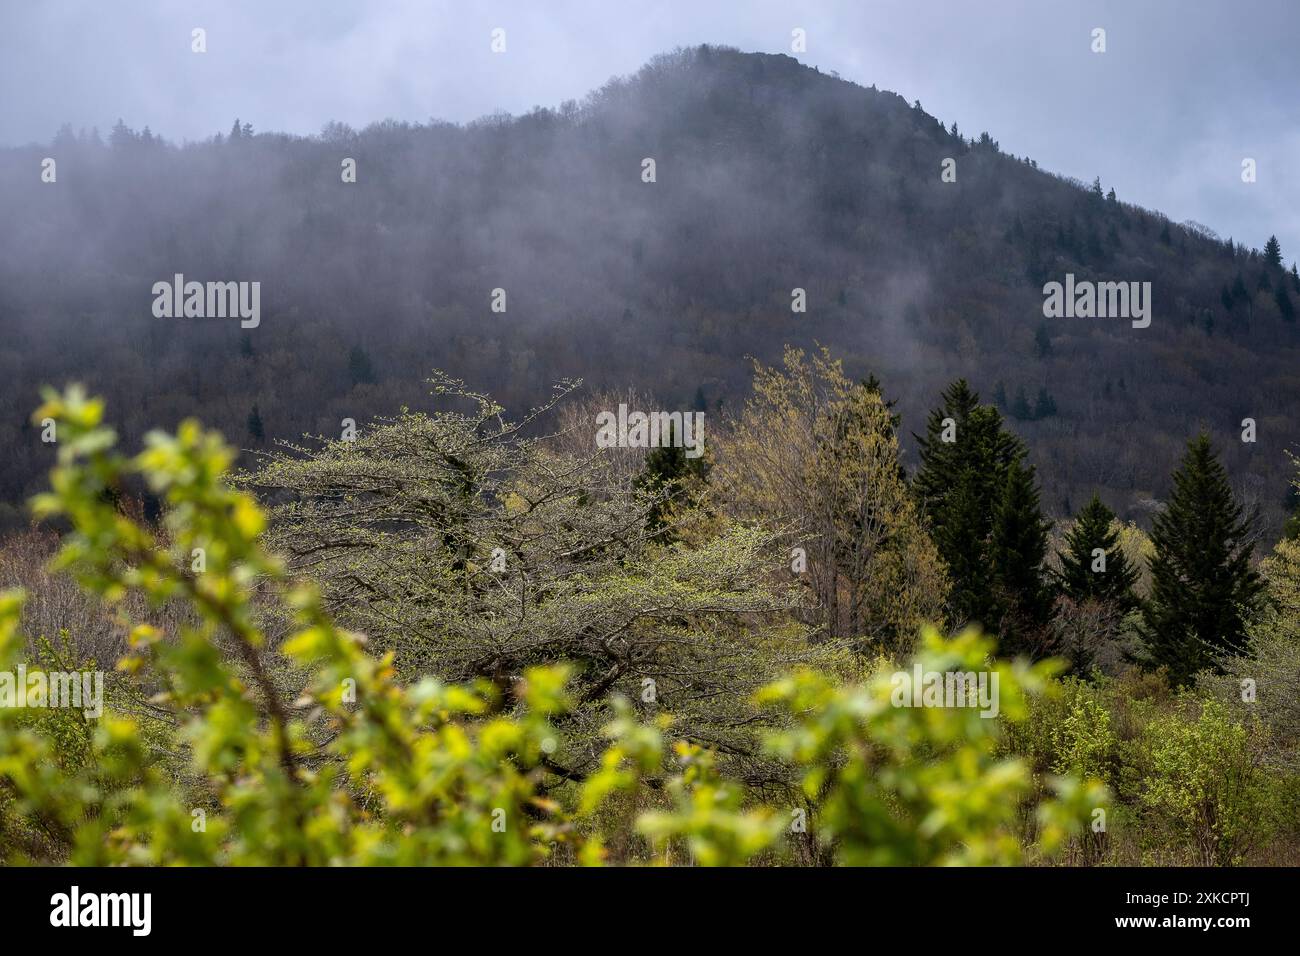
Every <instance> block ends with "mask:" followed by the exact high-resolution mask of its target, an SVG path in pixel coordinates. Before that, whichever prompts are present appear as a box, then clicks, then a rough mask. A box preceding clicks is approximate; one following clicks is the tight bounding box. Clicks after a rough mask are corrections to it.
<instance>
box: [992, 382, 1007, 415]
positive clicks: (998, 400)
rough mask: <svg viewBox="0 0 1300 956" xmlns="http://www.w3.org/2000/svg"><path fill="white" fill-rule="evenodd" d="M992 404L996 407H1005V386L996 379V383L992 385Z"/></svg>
mask: <svg viewBox="0 0 1300 956" xmlns="http://www.w3.org/2000/svg"><path fill="white" fill-rule="evenodd" d="M993 404H994V405H996V406H997V407H998V408H1006V407H1007V387H1006V386H1005V385H1003V384H1002V380H1001V379H998V383H997V384H996V385H994V386H993Z"/></svg>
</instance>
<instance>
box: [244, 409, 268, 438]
mask: <svg viewBox="0 0 1300 956" xmlns="http://www.w3.org/2000/svg"><path fill="white" fill-rule="evenodd" d="M248 434H249V435H251V436H252V437H253V438H255V439H257V440H258V441H261V440H262V439H263V438H265V437H266V429H265V428H263V427H262V415H261V413H260V412H259V411H258V410H257V405H254V406H253V410H252V411H251V412H249V413H248Z"/></svg>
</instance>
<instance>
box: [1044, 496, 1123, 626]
mask: <svg viewBox="0 0 1300 956" xmlns="http://www.w3.org/2000/svg"><path fill="white" fill-rule="evenodd" d="M1114 521H1115V513H1114V512H1113V511H1111V510H1110V509H1109V508H1107V507H1106V505H1105V504H1103V503H1102V500H1101V498H1100V497H1098V496H1097V495H1096V494H1094V495H1093V496H1092V500H1091V501H1089V502H1088V504H1087V505H1086V506H1085V507H1084V509H1083V510H1082V511H1080V512H1079V516H1078V518H1076V519H1075V522H1074V524H1073V525H1072V526H1071V527H1070V530H1069V531H1068V532H1066V535H1065V550H1064V551H1062V552H1060V559H1061V570H1060V571H1059V572H1058V573H1057V581H1058V582H1059V584H1060V588H1061V593H1062V594H1064V595H1065V596H1066V597H1068V598H1070V599H1071V600H1072V601H1074V602H1075V603H1078V604H1082V603H1083V602H1084V601H1089V600H1092V601H1100V602H1103V603H1106V604H1112V605H1114V606H1116V607H1118V608H1119V609H1120V610H1121V611H1129V610H1131V609H1132V608H1133V607H1134V606H1135V605H1136V598H1135V597H1134V595H1133V585H1134V584H1135V583H1136V582H1137V569H1135V568H1133V567H1132V566H1131V565H1130V564H1129V563H1128V555H1126V554H1125V553H1124V549H1123V547H1121V546H1120V541H1119V532H1118V531H1117V530H1116V529H1115V528H1113V527H1112V523H1113V522H1114ZM1098 550H1100V551H1101V554H1097V551H1098Z"/></svg>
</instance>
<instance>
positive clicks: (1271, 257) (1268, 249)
mask: <svg viewBox="0 0 1300 956" xmlns="http://www.w3.org/2000/svg"><path fill="white" fill-rule="evenodd" d="M1264 261H1265V262H1267V263H1268V264H1269V265H1271V266H1275V267H1277V268H1279V269H1280V268H1282V244H1281V243H1280V242H1278V241H1277V236H1269V237H1268V242H1266V243H1264Z"/></svg>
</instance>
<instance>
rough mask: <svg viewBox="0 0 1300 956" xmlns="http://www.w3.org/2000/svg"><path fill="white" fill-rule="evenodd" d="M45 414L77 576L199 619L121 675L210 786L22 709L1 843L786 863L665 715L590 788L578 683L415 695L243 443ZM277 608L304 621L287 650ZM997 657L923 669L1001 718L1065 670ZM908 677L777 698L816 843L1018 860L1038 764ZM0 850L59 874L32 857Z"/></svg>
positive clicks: (971, 641)
mask: <svg viewBox="0 0 1300 956" xmlns="http://www.w3.org/2000/svg"><path fill="white" fill-rule="evenodd" d="M37 415H38V416H39V417H46V416H48V417H52V418H54V419H55V420H56V421H57V422H58V424H59V434H60V441H59V464H58V467H57V468H56V469H55V470H54V472H53V474H52V477H51V484H52V488H53V490H52V491H51V492H50V493H48V494H45V495H42V496H40V498H39V499H37V502H36V510H37V513H38V514H39V515H41V516H43V517H50V516H59V517H61V518H63V519H65V520H66V521H67V522H68V523H69V525H70V527H71V531H70V533H69V534H68V535H67V537H66V539H65V542H64V547H63V549H62V551H61V553H60V556H59V558H58V565H59V566H60V567H62V568H65V569H68V570H70V571H71V572H73V573H75V574H76V576H77V577H78V579H79V580H80V581H81V583H82V584H83V586H85V587H87V588H89V589H90V590H92V591H94V592H95V593H97V594H99V595H101V596H102V597H104V598H106V599H108V600H110V601H120V600H121V599H122V598H123V596H124V595H125V594H126V593H127V592H128V591H131V590H136V589H138V590H140V591H142V592H144V593H145V594H147V595H148V596H149V597H150V598H151V599H153V600H154V601H163V600H167V599H174V598H180V599H183V600H184V601H186V602H187V603H189V604H190V605H192V607H193V608H194V610H195V611H196V620H197V623H195V624H193V625H187V626H185V627H183V628H182V629H181V631H180V633H176V634H163V633H161V632H160V631H158V630H157V629H156V628H153V627H151V626H149V625H147V624H139V625H137V626H136V627H135V628H134V630H133V633H132V652H131V653H130V654H129V655H128V656H127V657H126V658H124V659H123V661H121V662H120V663H119V670H121V671H122V672H123V674H124V675H126V676H125V678H124V679H126V680H131V681H135V682H139V683H140V684H141V685H147V686H154V687H157V688H160V690H159V692H158V693H157V694H156V695H155V696H154V701H153V703H154V706H155V707H156V708H157V709H159V710H161V711H162V712H164V713H165V714H167V721H165V722H166V723H168V724H174V725H175V728H176V731H175V737H174V740H173V743H172V746H173V749H174V750H175V751H176V752H177V753H179V754H181V755H183V756H184V759H185V760H186V762H187V763H188V764H189V770H190V773H191V774H192V780H191V785H189V786H180V785H177V782H176V781H175V780H173V779H172V778H171V777H170V775H169V774H168V773H167V772H166V771H165V768H164V766H163V765H161V764H160V763H159V762H158V761H156V760H154V759H152V757H151V753H150V748H149V746H148V745H147V740H148V736H147V734H146V732H145V730H144V729H143V728H142V726H141V724H140V721H139V720H138V719H136V718H133V717H130V716H126V715H124V714H123V713H120V712H111V713H106V714H105V715H104V717H103V718H102V719H101V720H100V721H99V722H98V724H97V726H96V727H95V728H94V731H93V734H92V735H91V737H90V747H89V754H88V756H86V757H85V758H84V759H77V760H74V761H68V760H64V761H62V762H60V761H59V760H57V759H55V754H56V752H57V751H58V750H59V748H60V747H61V746H63V745H61V744H60V742H59V734H58V733H54V734H49V733H44V732H42V728H41V727H40V726H32V725H31V724H30V722H28V721H26V719H25V716H24V715H22V714H21V713H19V712H18V711H16V710H15V709H13V708H4V709H0V796H2V797H3V799H0V833H4V834H5V835H9V834H12V833H14V832H15V829H16V825H17V824H29V825H30V824H31V822H32V821H39V825H40V826H42V827H43V828H44V830H45V832H48V833H50V834H52V835H53V836H54V838H55V840H56V842H57V844H58V845H59V846H61V847H62V848H63V851H62V852H64V853H66V854H67V859H69V860H70V861H71V862H74V863H78V864H91V865H111V864H123V863H136V864H142V863H149V864H160V863H167V864H172V863H188V864H263V865H287V864H301V865H355V864H512V865H513V864H530V863H533V864H536V863H542V862H545V861H546V860H547V859H548V858H550V857H551V855H552V850H551V848H552V847H564V848H565V850H564V851H563V852H565V853H568V854H571V858H572V859H574V860H576V861H577V862H582V863H599V862H602V861H605V860H611V861H613V862H632V861H633V858H632V857H630V856H629V851H630V850H631V849H633V847H632V845H631V842H630V834H631V833H632V832H633V831H635V832H636V833H638V834H640V835H641V836H642V837H644V838H645V839H646V840H648V841H649V845H650V846H651V847H652V848H654V849H653V851H652V855H651V856H650V859H653V860H657V861H663V862H666V861H668V860H669V859H672V857H670V856H669V855H668V852H667V851H668V848H670V847H671V846H673V845H681V846H684V847H685V848H686V849H687V851H688V852H689V854H690V856H691V858H693V859H694V860H695V861H696V862H698V863H700V864H729V863H741V862H746V861H753V860H755V859H758V858H763V857H764V856H765V855H770V854H776V855H778V856H780V855H781V854H783V853H785V852H788V851H786V850H785V849H784V848H783V847H782V846H781V838H782V834H783V833H784V831H785V827H786V821H787V819H788V816H787V815H786V814H783V813H781V812H780V811H778V810H776V809H775V808H774V807H772V806H770V805H768V806H764V805H763V804H762V803H760V802H756V801H754V800H753V799H752V797H751V796H749V795H747V793H746V788H745V787H744V786H743V784H742V783H740V782H739V781H736V780H731V779H726V778H724V777H722V776H720V775H719V774H718V772H717V770H716V768H715V766H714V757H713V755H712V754H711V753H710V752H709V751H707V750H706V749H703V748H701V747H700V746H699V745H698V744H695V743H693V742H679V743H676V744H675V745H674V746H673V747H672V748H671V752H672V754H673V760H672V761H671V762H670V761H667V760H666V758H665V754H666V753H667V748H665V745H664V739H663V738H664V732H665V731H666V730H667V729H669V728H670V727H671V726H672V721H671V719H670V718H668V717H667V716H663V717H661V718H660V719H659V720H658V721H657V722H656V723H655V724H653V725H646V724H643V723H641V722H640V721H639V720H638V719H637V717H636V714H635V712H634V710H633V708H632V707H631V705H629V704H627V703H626V702H616V704H615V706H614V714H615V716H614V719H613V721H612V722H610V723H609V724H608V726H607V727H606V728H605V733H606V735H607V736H608V737H610V738H612V740H613V745H612V746H611V747H609V748H607V749H605V750H604V751H603V752H602V754H601V755H600V758H599V768H598V769H597V770H596V771H595V772H594V773H592V774H590V775H587V776H586V778H585V779H584V780H582V781H581V782H580V784H579V785H578V786H577V787H576V788H575V787H569V786H566V785H567V784H568V782H569V780H568V778H567V777H565V778H563V779H557V777H556V775H555V774H554V773H553V772H552V770H553V767H552V766H551V763H550V755H551V754H555V753H563V752H564V749H565V747H566V746H567V745H566V743H565V741H564V740H563V737H562V735H561V733H560V729H559V728H558V727H557V724H556V722H557V721H558V719H559V718H560V717H561V716H563V715H564V714H565V713H566V712H568V711H569V710H570V709H571V708H572V707H573V705H574V701H573V699H572V696H571V695H570V693H569V691H568V690H567V687H568V684H569V683H570V678H571V676H572V675H571V671H570V670H569V669H568V668H566V667H565V666H552V667H546V668H527V669H525V670H524V671H523V672H522V673H521V674H520V675H519V676H518V679H517V680H516V681H514V683H513V685H512V686H511V687H510V688H509V693H508V694H507V693H503V692H502V689H501V688H500V686H499V685H498V684H496V683H493V682H489V681H478V682H475V683H472V684H468V685H452V684H446V683H442V682H440V681H438V680H435V679H432V678H422V679H419V680H417V681H414V682H407V683H403V682H401V681H399V680H398V679H397V674H396V672H395V669H394V667H393V655H392V653H391V652H389V653H385V654H384V655H383V656H381V657H374V656H371V655H370V654H369V653H367V651H366V648H365V641H364V640H363V639H362V638H361V637H359V636H358V635H356V634H353V633H350V632H348V631H345V630H342V629H340V628H339V627H338V626H336V625H335V624H334V622H333V621H332V620H331V618H330V616H329V615H328V614H327V613H326V611H325V610H324V607H323V603H322V600H321V598H320V595H319V594H318V592H317V591H316V589H315V588H314V587H312V586H310V585H307V584H302V583H300V582H295V581H293V580H292V579H291V577H290V575H289V574H288V572H287V571H286V568H285V565H284V563H283V562H282V561H280V560H279V559H278V558H276V557H274V556H273V555H271V554H269V553H268V552H267V551H266V550H265V549H264V547H263V545H262V543H261V536H262V533H263V531H264V527H265V518H264V516H263V515H262V513H261V511H260V509H259V508H258V507H257V505H256V503H255V502H254V501H253V500H252V498H251V497H249V496H248V495H247V494H245V493H243V492H241V491H238V490H236V489H234V488H232V487H231V486H230V485H229V484H228V483H227V481H226V479H225V472H226V469H227V468H228V466H229V463H230V459H231V455H232V452H231V450H230V449H229V448H227V447H226V446H225V445H224V444H223V443H222V442H221V441H220V439H219V438H218V437H217V436H216V435H214V434H211V433H208V432H205V431H203V430H202V429H201V428H200V427H199V426H198V425H197V424H195V423H193V422H186V423H183V424H182V425H181V426H180V428H179V430H178V432H177V433H176V434H175V435H166V434H162V433H152V434H150V435H149V436H148V437H147V439H146V448H145V450H144V451H143V452H142V453H140V454H139V455H137V456H135V457H132V458H127V457H125V456H123V455H121V454H120V453H118V452H116V451H115V450H114V447H113V446H114V436H113V434H112V432H110V431H109V430H107V429H105V428H103V427H102V426H101V421H100V420H101V415H102V404H101V403H100V402H98V401H96V400H91V399H87V398H86V397H85V396H84V395H83V394H82V393H80V392H79V391H77V390H75V389H73V390H69V391H68V392H67V393H66V394H65V395H63V396H58V395H54V394H50V395H49V397H48V400H47V402H46V404H45V405H44V406H43V407H42V408H41V409H40V410H39V411H38V412H37ZM133 477H141V478H143V479H145V480H146V481H148V483H149V484H150V486H151V487H152V488H153V489H154V490H155V491H156V492H157V493H158V494H159V495H160V496H161V497H162V498H163V500H165V502H166V505H167V507H166V510H165V512H164V517H163V527H162V533H161V534H156V533H154V532H153V531H151V530H150V529H148V528H146V527H144V526H142V525H140V524H139V523H137V522H135V521H134V520H132V519H131V518H129V517H127V516H126V515H123V514H122V513H120V512H119V511H118V510H117V509H116V508H115V507H114V505H113V504H112V500H111V496H108V495H106V494H105V491H106V490H108V489H110V488H113V487H116V486H118V485H120V484H121V483H123V482H125V481H128V480H130V479H131V478H133ZM196 547H202V548H204V549H205V550H206V555H207V560H206V568H205V570H204V571H203V572H202V573H200V574H197V575H195V574H191V573H190V572H189V570H188V561H187V559H188V557H189V555H190V553H191V550H192V549H194V548H196ZM255 595H256V596H258V598H259V599H260V600H266V601H271V602H274V603H276V604H279V605H281V607H282V611H283V613H284V615H285V619H286V620H288V622H289V623H290V625H291V626H290V629H289V634H288V636H287V638H286V639H285V641H284V643H283V644H282V645H281V646H280V647H279V648H278V649H274V648H271V647H269V646H268V642H267V639H266V633H265V631H264V630H263V628H262V626H261V618H260V616H259V609H258V606H257V604H256V603H255ZM20 604H21V596H20V595H17V594H14V593H6V594H4V595H3V596H2V597H0V667H7V666H10V665H11V664H12V663H13V662H14V661H15V660H17V659H18V657H19V655H20V654H21V653H22V648H23V642H22V639H21V637H20V636H19V634H18V630H17V626H16V625H17V621H18V617H19V607H20ZM990 651H991V644H990V643H989V642H988V641H985V640H983V639H981V638H979V637H978V636H977V635H975V634H974V633H967V634H964V635H962V636H960V637H958V638H957V639H955V640H953V641H946V640H944V639H943V638H941V637H940V636H939V635H938V634H937V633H935V632H933V631H930V632H928V633H927V634H926V635H925V636H924V639H923V649H922V651H921V654H920V655H919V657H918V662H919V664H920V665H921V666H922V667H923V668H925V669H929V670H934V669H937V670H949V669H956V670H961V671H976V670H984V669H990V668H991V669H992V670H993V671H994V672H996V673H997V674H998V675H999V677H1000V679H1001V686H1000V690H1001V695H1000V699H999V703H1000V707H1001V709H1002V712H1003V714H1004V715H1005V719H1007V720H1010V721H1013V722H1014V721H1017V720H1020V719H1022V718H1023V716H1024V713H1025V709H1026V696H1027V695H1034V694H1038V693H1042V692H1043V691H1044V690H1045V688H1046V687H1047V681H1048V677H1049V674H1050V670H1049V669H1048V668H1047V666H1046V665H1037V666H1035V667H1032V668H1031V667H1028V666H1027V665H1024V664H1016V665H1009V664H1005V663H998V664H995V665H991V664H990V663H989V662H988V655H989V652H990ZM277 653H278V654H282V655H283V656H284V657H285V658H286V659H287V660H288V661H289V662H291V663H292V665H293V667H294V671H293V673H294V674H297V675H299V676H300V683H301V686H300V688H299V690H298V692H297V696H296V698H295V699H293V700H292V701H291V700H290V699H289V696H288V695H286V694H285V693H284V692H283V688H282V686H280V683H279V682H277V680H275V679H273V675H272V672H271V670H270V668H269V666H268V663H269V661H270V660H271V659H272V658H273V657H274V656H275V655H276V654H277ZM893 682H894V674H893V671H892V668H891V667H889V665H887V664H882V665H881V667H880V669H879V670H878V671H877V672H876V674H875V675H874V676H873V677H872V678H871V679H870V681H869V682H868V683H867V684H865V685H862V686H852V685H850V686H837V685H835V684H833V683H831V682H830V681H829V680H828V679H827V678H825V677H823V676H819V675H817V674H814V673H812V672H808V671H803V672H799V673H797V674H796V675H795V676H793V677H791V678H788V679H786V680H784V681H780V682H778V683H777V684H775V685H774V686H772V687H770V688H769V689H768V690H766V691H764V693H763V694H762V695H761V699H760V701H759V703H760V705H762V706H778V707H780V708H781V709H783V710H784V711H785V713H786V714H787V720H788V725H787V727H786V729H785V730H783V731H781V732H778V733H776V734H773V735H771V737H770V741H769V744H768V746H769V749H770V751H771V753H772V754H773V755H774V757H775V758H776V759H779V760H781V761H783V762H787V763H788V765H789V768H790V771H791V772H792V773H793V774H794V775H795V777H796V778H797V780H798V782H799V786H800V788H801V789H802V792H803V795H804V797H805V798H806V799H807V800H808V801H809V806H810V809H811V825H812V826H813V828H814V829H815V832H816V839H817V840H819V841H821V842H822V843H823V845H824V846H826V847H827V848H828V849H829V850H830V851H831V852H833V853H834V856H835V859H836V860H837V861H839V862H843V863H855V862H877V863H879V862H894V863H972V864H981V863H1006V862H1017V861H1019V860H1020V859H1021V858H1022V854H1023V849H1022V843H1021V840H1020V838H1019V835H1018V832H1017V829H1016V822H1017V815H1016V812H1015V807H1016V802H1017V801H1018V800H1020V799H1022V798H1027V797H1029V796H1031V795H1030V794H1029V788H1028V778H1027V776H1026V773H1027V771H1026V768H1025V767H1024V766H1023V765H1021V764H1020V763H1019V762H1018V761H1015V760H1001V759H998V758H997V757H996V756H995V751H996V748H997V742H998V739H999V735H1000V731H999V726H1000V725H999V721H997V720H994V719H989V718H981V717H980V716H979V715H978V712H977V711H976V710H975V709H963V708H954V707H948V708H945V707H924V708H905V707H896V706H892V705H891V701H890V693H891V690H890V688H891V684H892V683H893ZM38 724H39V722H38ZM64 749H66V747H64ZM666 763H668V764H670V765H669V766H668V767H667V769H666V770H665V764H666ZM665 772H667V773H668V774H669V776H667V777H666V778H665V777H664V774H665ZM1056 790H1057V796H1056V797H1053V798H1049V799H1045V800H1042V801H1041V802H1040V803H1039V804H1038V807H1037V811H1036V812H1037V819H1038V831H1037V842H1036V844H1035V846H1034V851H1033V852H1034V853H1036V854H1037V853H1047V854H1050V853H1051V852H1054V851H1055V850H1057V849H1059V848H1060V846H1061V845H1062V844H1063V842H1064V841H1065V840H1066V839H1067V837H1068V836H1069V835H1070V834H1071V833H1075V832H1077V831H1078V830H1079V828H1080V826H1081V825H1082V821H1083V820H1084V819H1085V817H1086V815H1087V813H1088V812H1090V810H1091V809H1092V808H1094V807H1096V806H1098V805H1099V804H1100V803H1101V801H1102V800H1103V799H1104V794H1103V791H1102V790H1101V788H1100V787H1099V785H1097V784H1095V783H1088V784H1083V783H1080V782H1079V781H1076V780H1072V779H1063V780H1061V781H1059V782H1058V784H1057V786H1056ZM611 821H613V823H614V824H615V825H614V826H613V827H612V828H609V829H607V826H606V825H607V824H609V823H610V822H611ZM610 832H612V839H610V838H609V836H608V833H610ZM0 852H3V854H4V857H5V859H6V860H7V861H9V862H16V861H21V860H31V859H49V858H50V857H51V856H52V857H53V858H54V859H59V858H60V856H59V854H58V853H53V854H48V853H47V854H44V855H42V854H41V853H39V852H38V848H37V847H35V846H34V845H33V844H31V843H23V842H21V841H16V840H13V839H6V840H4V842H3V843H0Z"/></svg>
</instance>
